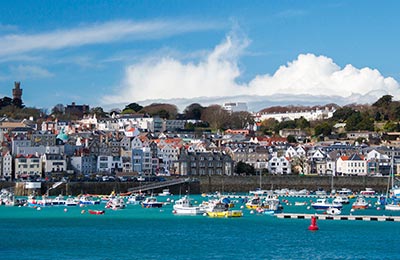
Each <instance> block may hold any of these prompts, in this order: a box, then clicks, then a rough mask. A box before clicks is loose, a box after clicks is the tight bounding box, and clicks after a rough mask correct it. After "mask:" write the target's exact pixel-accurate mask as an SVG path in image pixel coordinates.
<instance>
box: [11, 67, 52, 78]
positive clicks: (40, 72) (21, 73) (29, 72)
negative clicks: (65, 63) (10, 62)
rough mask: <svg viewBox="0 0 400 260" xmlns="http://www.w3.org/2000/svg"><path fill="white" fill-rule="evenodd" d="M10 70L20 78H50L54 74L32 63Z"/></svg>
mask: <svg viewBox="0 0 400 260" xmlns="http://www.w3.org/2000/svg"><path fill="white" fill-rule="evenodd" d="M10 71H11V74H13V75H15V76H16V77H18V78H19V79H27V78H49V77H53V76H54V75H53V74H52V73H51V72H49V71H48V70H46V69H44V68H41V67H38V66H30V65H18V66H16V67H11V68H10Z"/></svg>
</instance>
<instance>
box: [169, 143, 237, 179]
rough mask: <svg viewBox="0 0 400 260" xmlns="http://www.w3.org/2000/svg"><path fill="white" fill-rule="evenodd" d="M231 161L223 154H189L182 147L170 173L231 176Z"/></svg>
mask: <svg viewBox="0 0 400 260" xmlns="http://www.w3.org/2000/svg"><path fill="white" fill-rule="evenodd" d="M233 163H234V162H233V160H232V158H231V157H230V156H229V155H228V154H226V153H223V152H216V151H215V152H189V151H188V150H187V149H185V148H184V147H182V149H181V152H180V155H179V159H178V160H177V161H175V162H174V166H173V167H172V173H173V174H177V175H189V176H195V175H232V174H233V169H234V168H233Z"/></svg>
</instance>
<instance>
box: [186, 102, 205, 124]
mask: <svg viewBox="0 0 400 260" xmlns="http://www.w3.org/2000/svg"><path fill="white" fill-rule="evenodd" d="M204 109H205V108H204V107H203V106H201V105H200V104H198V103H193V104H190V105H189V106H187V107H186V108H185V110H184V111H183V114H184V117H185V119H194V120H200V119H201V114H202V113H203V111H204Z"/></svg>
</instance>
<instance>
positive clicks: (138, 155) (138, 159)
mask: <svg viewBox="0 0 400 260" xmlns="http://www.w3.org/2000/svg"><path fill="white" fill-rule="evenodd" d="M132 170H133V171H134V172H138V173H140V174H142V173H143V174H150V173H151V172H152V170H153V166H152V157H151V150H150V147H142V148H134V149H132Z"/></svg>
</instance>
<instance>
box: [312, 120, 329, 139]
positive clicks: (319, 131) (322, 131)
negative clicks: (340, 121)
mask: <svg viewBox="0 0 400 260" xmlns="http://www.w3.org/2000/svg"><path fill="white" fill-rule="evenodd" d="M332 130H333V127H332V124H330V123H328V122H326V121H323V122H321V123H320V124H318V125H316V126H315V127H314V134H315V135H317V136H318V135H323V136H328V135H330V134H331V133H332Z"/></svg>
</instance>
